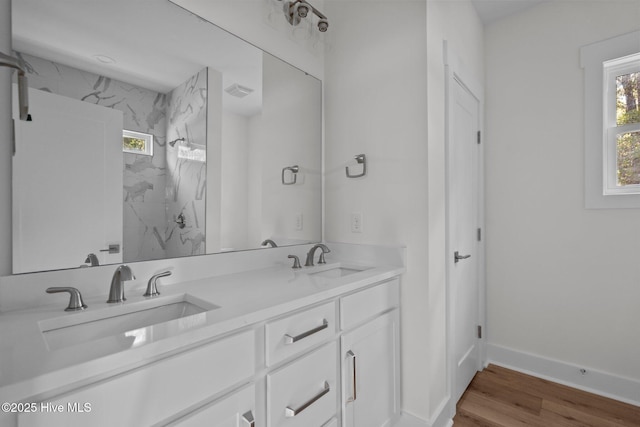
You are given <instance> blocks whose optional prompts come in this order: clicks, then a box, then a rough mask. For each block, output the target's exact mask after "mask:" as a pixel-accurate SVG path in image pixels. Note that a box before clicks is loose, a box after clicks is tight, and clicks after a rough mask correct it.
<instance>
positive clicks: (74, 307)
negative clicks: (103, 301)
mask: <svg viewBox="0 0 640 427" xmlns="http://www.w3.org/2000/svg"><path fill="white" fill-rule="evenodd" d="M46 292H47V293H48V294H57V293H59V292H67V293H68V294H69V305H68V306H67V308H65V309H64V311H78V310H84V309H85V308H87V305H86V304H85V303H84V302H83V301H82V295H80V291H79V290H77V289H76V288H72V287H59V286H54V287H52V288H47V290H46Z"/></svg>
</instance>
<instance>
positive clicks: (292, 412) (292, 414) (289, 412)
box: [284, 381, 331, 418]
mask: <svg viewBox="0 0 640 427" xmlns="http://www.w3.org/2000/svg"><path fill="white" fill-rule="evenodd" d="M329 391H331V387H329V383H328V382H326V381H325V382H324V388H323V389H322V391H321V392H320V393H318V394H317V395H316V396H314V397H312V398H311V399H310V400H308V401H307V402H306V403H303V404H302V406H300V407H299V408H296V409H293V408H291V407H289V406H287V407H286V408H285V410H284V414H285V416H286V417H287V418H291V417H295V416H296V415H298V414H299V413H300V412H302V411H304V410H305V409H307V408H308V407H309V406H311V405H313V404H314V403H316V402H317V401H318V400H319V399H320V398H321V397H322V396H324V395H325V394H327V393H329Z"/></svg>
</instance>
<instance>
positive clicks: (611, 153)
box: [603, 54, 640, 195]
mask: <svg viewBox="0 0 640 427" xmlns="http://www.w3.org/2000/svg"><path fill="white" fill-rule="evenodd" d="M603 98H604V110H605V114H604V123H605V127H606V132H605V141H604V143H605V147H604V153H605V156H604V169H605V186H604V194H605V195H609V194H640V54H636V55H630V56H626V57H623V58H618V59H614V60H611V61H605V62H604V97H603Z"/></svg>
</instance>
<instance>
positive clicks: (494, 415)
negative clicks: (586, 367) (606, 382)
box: [453, 365, 640, 427]
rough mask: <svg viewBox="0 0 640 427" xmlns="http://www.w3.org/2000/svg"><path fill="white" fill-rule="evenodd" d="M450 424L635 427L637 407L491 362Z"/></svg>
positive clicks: (465, 426)
mask: <svg viewBox="0 0 640 427" xmlns="http://www.w3.org/2000/svg"><path fill="white" fill-rule="evenodd" d="M457 408H458V409H457V415H456V417H455V418H454V419H453V425H454V427H518V426H538V427H555V426H558V427H577V426H579V427H621V426H624V427H630V426H634V427H638V426H640V407H638V406H633V405H628V404H626V403H622V402H618V401H616V400H611V399H607V398H604V397H601V396H597V395H594V394H591V393H587V392H584V391H581V390H576V389H574V388H571V387H567V386H564V385H560V384H556V383H553V382H550V381H546V380H543V379H540V378H536V377H532V376H529V375H525V374H521V373H519V372H515V371H512V370H509V369H505V368H502V367H499V366H495V365H489V366H488V367H487V368H486V369H485V370H483V371H482V372H478V374H477V375H476V376H475V378H474V379H473V381H472V382H471V384H470V385H469V387H468V388H467V390H466V391H465V393H464V394H463V395H462V398H461V399H460V401H459V402H458V406H457Z"/></svg>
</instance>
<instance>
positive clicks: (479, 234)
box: [478, 228, 482, 242]
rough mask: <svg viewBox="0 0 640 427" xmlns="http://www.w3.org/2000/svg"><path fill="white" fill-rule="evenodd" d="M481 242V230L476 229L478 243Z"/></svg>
mask: <svg viewBox="0 0 640 427" xmlns="http://www.w3.org/2000/svg"><path fill="white" fill-rule="evenodd" d="M481 241H482V228H478V242H481Z"/></svg>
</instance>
